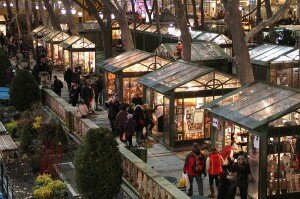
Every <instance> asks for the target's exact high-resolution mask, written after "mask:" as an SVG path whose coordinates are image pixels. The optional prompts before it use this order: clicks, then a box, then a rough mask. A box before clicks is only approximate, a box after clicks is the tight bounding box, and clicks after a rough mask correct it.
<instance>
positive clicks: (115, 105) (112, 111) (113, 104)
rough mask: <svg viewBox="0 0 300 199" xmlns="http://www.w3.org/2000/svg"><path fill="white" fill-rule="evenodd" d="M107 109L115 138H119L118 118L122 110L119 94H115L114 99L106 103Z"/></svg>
mask: <svg viewBox="0 0 300 199" xmlns="http://www.w3.org/2000/svg"><path fill="white" fill-rule="evenodd" d="M105 106H106V108H107V109H108V119H109V124H110V128H111V131H112V133H113V135H114V136H117V132H116V117H117V114H118V112H119V109H120V103H119V100H118V94H115V95H114V97H113V99H112V100H110V101H108V102H106V103H105Z"/></svg>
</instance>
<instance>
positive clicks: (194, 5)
mask: <svg viewBox="0 0 300 199" xmlns="http://www.w3.org/2000/svg"><path fill="white" fill-rule="evenodd" d="M192 5H193V17H194V27H195V29H196V30H198V29H199V22H198V15H197V7H196V0H192Z"/></svg>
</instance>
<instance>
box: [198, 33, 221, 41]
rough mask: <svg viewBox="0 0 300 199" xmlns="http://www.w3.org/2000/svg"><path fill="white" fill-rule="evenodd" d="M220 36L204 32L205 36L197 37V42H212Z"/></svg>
mask: <svg viewBox="0 0 300 199" xmlns="http://www.w3.org/2000/svg"><path fill="white" fill-rule="evenodd" d="M217 36H218V34H217V33H212V32H204V33H203V34H201V35H199V36H198V37H196V40H200V41H211V40H213V39H214V38H216V37H217Z"/></svg>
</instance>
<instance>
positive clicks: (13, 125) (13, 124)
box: [5, 120, 18, 137]
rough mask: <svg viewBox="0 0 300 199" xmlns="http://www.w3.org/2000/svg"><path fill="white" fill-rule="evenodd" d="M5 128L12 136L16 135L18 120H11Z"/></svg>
mask: <svg viewBox="0 0 300 199" xmlns="http://www.w3.org/2000/svg"><path fill="white" fill-rule="evenodd" d="M5 128H6V130H7V131H8V133H9V134H10V135H11V136H12V137H16V134H17V129H18V122H17V121H15V120H12V121H11V122H9V123H7V124H6V125H5Z"/></svg>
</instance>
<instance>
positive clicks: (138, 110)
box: [133, 105, 146, 145]
mask: <svg viewBox="0 0 300 199" xmlns="http://www.w3.org/2000/svg"><path fill="white" fill-rule="evenodd" d="M133 119H134V120H135V122H136V127H135V133H136V143H137V145H140V144H141V139H142V131H143V128H144V127H145V124H146V118H145V114H144V111H143V108H142V107H141V106H140V105H137V106H136V107H135V109H134V113H133Z"/></svg>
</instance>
